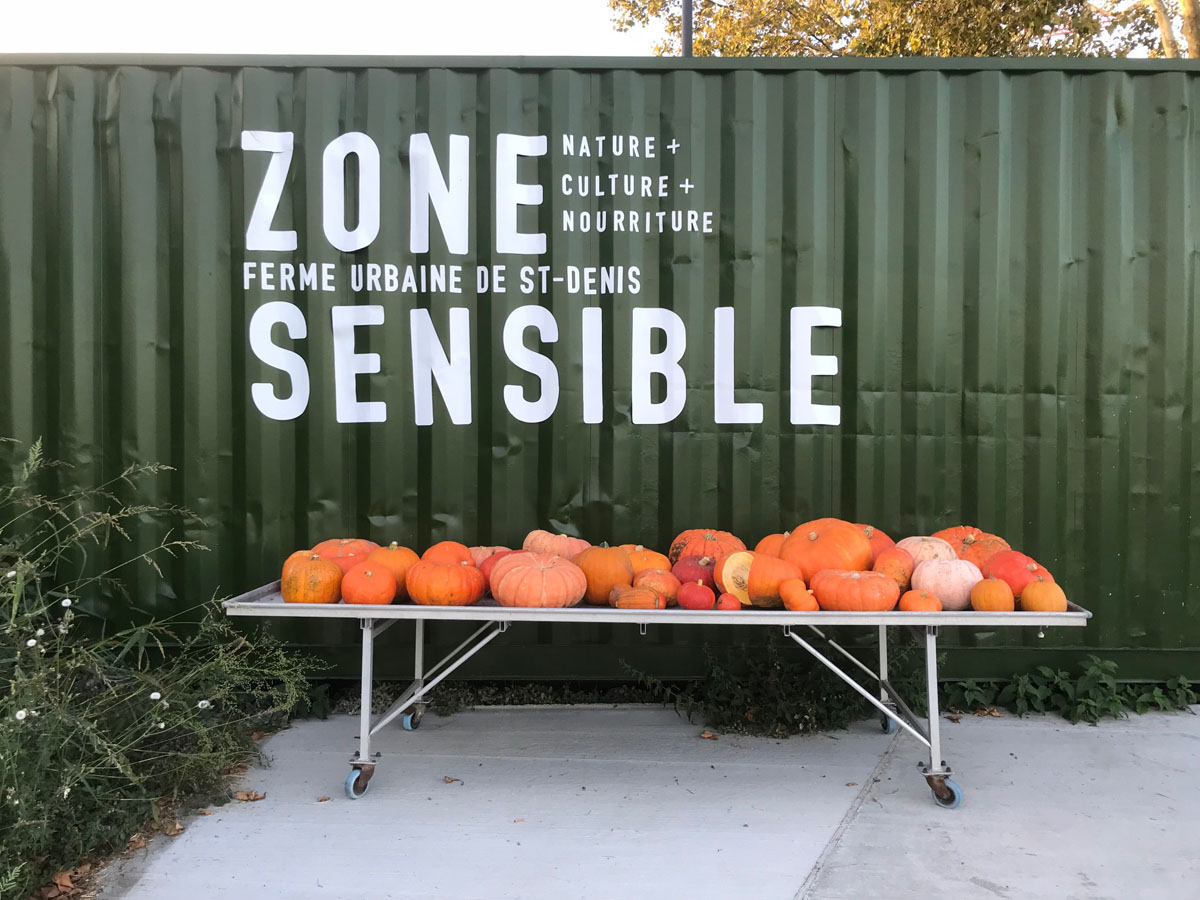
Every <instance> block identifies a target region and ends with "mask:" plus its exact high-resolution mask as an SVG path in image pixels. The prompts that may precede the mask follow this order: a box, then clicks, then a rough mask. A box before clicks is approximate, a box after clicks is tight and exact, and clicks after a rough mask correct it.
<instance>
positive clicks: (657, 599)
mask: <svg viewBox="0 0 1200 900" xmlns="http://www.w3.org/2000/svg"><path fill="white" fill-rule="evenodd" d="M612 549H613V550H618V549H620V548H619V547H613V548H612ZM608 605H609V606H614V607H616V608H617V609H666V608H667V601H666V600H664V599H663V598H662V596H661V595H660V594H659V593H658V592H657V591H652V590H650V588H645V587H633V586H632V585H628V584H618V585H614V586H613V589H612V590H611V591H609V596H608Z"/></svg>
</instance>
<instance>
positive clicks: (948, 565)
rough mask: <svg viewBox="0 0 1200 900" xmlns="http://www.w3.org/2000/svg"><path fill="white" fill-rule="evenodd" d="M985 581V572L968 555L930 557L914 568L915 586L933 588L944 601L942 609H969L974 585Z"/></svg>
mask: <svg viewBox="0 0 1200 900" xmlns="http://www.w3.org/2000/svg"><path fill="white" fill-rule="evenodd" d="M981 581H983V573H982V572H980V571H979V567H978V566H977V565H975V563H973V562H971V561H970V560H966V559H927V560H925V562H922V563H918V564H917V567H916V568H915V569H913V576H912V586H913V590H917V591H930V592H932V593H934V594H937V596H938V599H939V600H941V601H942V609H968V608H970V606H971V588H973V587H975V585H977V584H979V582H981Z"/></svg>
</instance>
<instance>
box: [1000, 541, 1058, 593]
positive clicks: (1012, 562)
mask: <svg viewBox="0 0 1200 900" xmlns="http://www.w3.org/2000/svg"><path fill="white" fill-rule="evenodd" d="M983 574H984V575H986V576H987V577H988V578H999V579H1000V580H1002V581H1007V582H1008V586H1009V587H1010V588H1012V592H1013V596H1014V597H1016V598H1017V599H1020V598H1021V593H1022V591H1024V590H1025V586H1026V585H1027V584H1029V583H1030V582H1032V581H1033V580H1034V579H1036V578H1043V579H1045V580H1046V581H1053V580H1054V577H1053V576H1052V575H1051V574H1050V573H1049V572H1047V571H1046V570H1045V569H1044V568H1042V567H1041V566H1040V565H1038V563H1037V562H1036V561H1034V560H1033V559H1031V558H1030V557H1028V556H1026V555H1025V554H1024V553H1019V552H1018V551H1016V550H1001V551H1000V552H999V553H997V554H996V555H994V556H993V557H992V558H991V559H989V560H988V561H987V567H986V568H985V569H984V570H983Z"/></svg>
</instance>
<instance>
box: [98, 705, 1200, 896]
mask: <svg viewBox="0 0 1200 900" xmlns="http://www.w3.org/2000/svg"><path fill="white" fill-rule="evenodd" d="M943 725H944V727H943V730H942V734H943V740H944V745H945V750H944V753H943V756H944V757H945V758H946V760H947V761H948V762H949V763H950V764H951V766H953V768H954V769H955V780H956V781H958V783H959V784H960V785H961V786H962V788H963V791H964V800H963V803H962V806H961V807H960V808H958V809H957V810H945V809H941V808H939V807H937V806H936V805H935V804H934V803H933V802H932V800H931V798H930V792H929V790H928V788H926V787H925V784H924V780H923V779H922V778H921V777H920V775H919V774H918V773H917V770H916V763H917V761H918V760H919V759H920V758H921V753H920V750H921V747H920V745H919V744H918V743H917V742H916V741H915V740H913V739H912V738H911V737H907V736H905V735H903V734H901V735H899V736H896V737H888V736H886V735H884V734H882V733H881V732H880V730H879V726H878V723H877V722H875V721H874V720H870V721H867V722H863V723H861V724H859V725H856V726H854V727H853V728H851V729H850V731H848V732H836V733H831V734H824V735H814V736H808V737H802V738H792V739H790V740H783V741H780V740H771V739H765V738H747V737H734V736H720V737H719V739H718V740H715V741H714V740H707V739H704V738H701V737H700V734H701V732H702V731H703V728H702V727H701V726H699V725H689V724H688V723H687V722H686V720H684V719H682V718H679V717H677V716H676V715H675V714H674V713H673V712H671V711H669V710H662V709H658V708H644V707H632V708H631V707H621V708H615V709H600V708H579V707H567V708H560V707H546V708H538V709H491V710H480V711H474V712H465V713H459V714H457V715H455V716H452V717H450V718H446V719H439V718H437V717H436V716H433V715H432V714H429V715H427V716H426V718H425V720H424V722H423V723H422V725H421V728H420V729H419V730H418V731H416V732H413V733H409V732H405V731H403V730H401V729H400V728H399V727H398V726H395V727H389V728H388V729H386V730H385V731H384V732H383V733H381V734H380V735H378V736H377V742H378V743H377V744H376V743H374V742H373V748H374V749H379V750H382V751H383V754H384V755H383V758H382V760H381V762H380V765H379V768H378V771H377V773H376V775H375V778H374V780H373V781H372V783H371V786H370V790H369V791H368V793H367V794H366V796H364V797H362V798H361V799H358V800H354V801H351V800H348V799H346V798H345V796H344V794H343V791H342V780H343V778H344V776H345V774H346V772H347V771H348V766H347V765H346V761H347V759H348V756H349V754H350V752H352V751H353V749H354V748H355V746H356V742H357V732H358V726H357V719H356V718H353V717H348V716H340V717H336V718H332V719H329V720H327V721H324V722H315V721H314V722H302V723H299V724H298V725H296V726H294V727H292V728H290V729H288V730H287V731H285V732H283V733H281V734H279V735H276V736H274V737H272V738H270V739H269V740H268V741H267V742H266V744H265V750H266V753H267V755H268V756H269V757H270V761H271V764H270V766H269V767H266V768H256V769H253V770H251V771H250V772H249V773H247V775H246V776H245V778H244V784H243V785H242V787H243V788H244V789H246V790H254V791H258V792H261V793H263V794H265V795H266V797H265V798H264V799H262V800H260V801H257V802H234V803H231V804H229V805H227V806H224V807H218V808H215V809H213V814H212V815H210V816H195V817H191V818H188V819H186V820H185V821H184V825H185V831H184V832H183V833H182V834H181V835H179V836H178V837H175V838H166V837H159V838H157V839H156V840H154V841H153V842H151V844H150V845H148V847H147V848H146V849H144V850H142V851H139V852H138V853H137V854H135V855H134V856H132V857H131V858H129V859H127V860H124V861H122V862H120V863H115V864H113V865H110V866H109V868H108V869H107V870H106V872H105V873H104V876H103V878H102V881H101V890H100V894H99V896H100V897H101V898H103V900H161V898H164V897H168V898H171V900H209V898H239V900H241V898H245V897H261V898H287V900H307V898H336V900H350V898H354V900H358V898H362V900H375V898H397V900H399V898H414V900H415V898H421V900H475V898H478V900H541V898H546V900H551V898H553V900H571V898H579V900H640V898H648V900H649V898H653V900H674V898H681V900H684V898H686V900H703V898H753V900H771V898H780V900H793V898H818V900H825V898H831V900H832V898H874V897H887V898H889V900H900V898H910V897H911V898H921V900H937V898H948V900H949V898H953V900H969V898H975V897H978V898H983V900H991V898H994V897H1002V898H1014V900H1027V898H1028V900H1032V898H1042V897H1045V898H1055V900H1065V898H1114V900H1126V898H1134V897H1136V898H1139V900H1140V898H1158V897H1162V898H1170V900H1198V898H1200V851H1198V850H1197V843H1196V837H1195V835H1196V834H1197V831H1198V826H1200V716H1196V715H1188V714H1186V713H1181V714H1173V715H1172V714H1152V715H1147V716H1138V717H1134V718H1131V719H1128V720H1122V721H1119V722H1108V723H1105V724H1103V725H1101V726H1099V727H1096V728H1091V727H1088V726H1086V725H1075V726H1072V725H1069V724H1067V723H1065V722H1063V721H1062V720H1061V719H1058V718H1056V717H1045V718H1029V719H1024V720H1018V719H1013V718H1003V719H977V718H974V717H971V716H966V717H964V718H963V719H962V721H961V722H960V723H958V724H952V723H950V722H949V721H947V720H943ZM448 779H449V780H448ZM324 797H328V798H329V799H327V800H323V799H321V798H324Z"/></svg>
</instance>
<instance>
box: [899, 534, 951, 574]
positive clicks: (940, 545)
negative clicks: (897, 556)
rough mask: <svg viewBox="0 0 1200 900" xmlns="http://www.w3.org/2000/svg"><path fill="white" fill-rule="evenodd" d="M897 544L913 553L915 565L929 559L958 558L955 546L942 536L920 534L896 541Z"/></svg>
mask: <svg viewBox="0 0 1200 900" xmlns="http://www.w3.org/2000/svg"><path fill="white" fill-rule="evenodd" d="M896 546H897V547H899V548H900V549H902V550H907V551H908V552H909V553H911V554H912V558H913V565H914V566H919V565H920V564H921V563H923V562H925V561H926V560H929V559H958V554H957V553H955V552H954V548H953V547H951V546H950V545H949V544H947V543H946V542H945V541H943V540H942V539H941V538H935V537H929V536H927V535H918V536H916V537H906V538H905V539H904V540H902V541H896Z"/></svg>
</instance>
